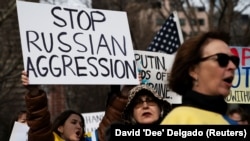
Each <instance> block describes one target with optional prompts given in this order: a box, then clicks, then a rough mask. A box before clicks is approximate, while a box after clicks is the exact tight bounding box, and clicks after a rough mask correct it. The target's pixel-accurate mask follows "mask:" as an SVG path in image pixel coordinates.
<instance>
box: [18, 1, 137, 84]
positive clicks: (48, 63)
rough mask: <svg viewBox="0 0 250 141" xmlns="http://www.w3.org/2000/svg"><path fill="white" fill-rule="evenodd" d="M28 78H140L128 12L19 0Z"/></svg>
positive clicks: (113, 81) (127, 81) (134, 80)
mask: <svg viewBox="0 0 250 141" xmlns="http://www.w3.org/2000/svg"><path fill="white" fill-rule="evenodd" d="M17 12H18V22H19V29H20V36H21V45H22V53H23V62H24V68H25V70H26V71H27V72H28V74H29V82H30V84H138V83H139V81H138V78H137V76H138V73H137V70H136V63H135V60H134V52H133V44H132V41H131V36H130V30H129V25H128V20H127V14H126V12H121V11H111V10H98V9H88V8H79V7H77V8H74V7H64V6H59V5H49V4H41V3H32V2H24V1H17Z"/></svg>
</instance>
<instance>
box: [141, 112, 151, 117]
mask: <svg viewBox="0 0 250 141" xmlns="http://www.w3.org/2000/svg"><path fill="white" fill-rule="evenodd" d="M150 115H151V113H150V112H145V113H143V114H142V116H150Z"/></svg>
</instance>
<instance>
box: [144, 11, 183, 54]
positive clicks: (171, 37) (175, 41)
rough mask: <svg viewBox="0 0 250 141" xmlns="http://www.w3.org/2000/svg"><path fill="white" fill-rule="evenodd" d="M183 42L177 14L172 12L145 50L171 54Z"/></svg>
mask: <svg viewBox="0 0 250 141" xmlns="http://www.w3.org/2000/svg"><path fill="white" fill-rule="evenodd" d="M182 42H183V36H182V31H181V28H180V24H179V19H178V16H177V12H176V11H174V12H173V13H171V14H170V16H169V17H168V18H167V19H166V21H165V23H164V24H163V25H162V27H161V29H160V30H159V31H158V32H157V34H156V36H155V37H154V39H153V41H152V42H151V44H150V45H149V47H148V48H147V50H148V51H153V52H164V53H168V54H173V53H175V52H176V50H177V49H178V47H179V46H180V45H181V44H182Z"/></svg>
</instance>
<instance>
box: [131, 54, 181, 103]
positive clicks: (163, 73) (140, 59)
mask: <svg viewBox="0 0 250 141" xmlns="http://www.w3.org/2000/svg"><path fill="white" fill-rule="evenodd" d="M174 57H175V55H174V54H166V53H160V52H151V51H140V50H135V60H136V62H137V66H138V71H140V73H141V75H142V78H143V80H142V83H145V84H147V85H149V86H152V87H153V88H154V89H155V90H156V91H157V92H158V93H159V94H160V95H161V96H163V97H165V98H166V99H167V100H168V101H169V102H170V103H174V104H179V103H181V96H180V95H177V94H176V93H174V92H172V91H170V90H169V89H168V87H167V77H168V75H169V74H170V69H171V67H172V63H173V61H174Z"/></svg>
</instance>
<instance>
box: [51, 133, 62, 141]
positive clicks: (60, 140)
mask: <svg viewBox="0 0 250 141" xmlns="http://www.w3.org/2000/svg"><path fill="white" fill-rule="evenodd" d="M53 135H54V141H64V139H62V138H61V137H60V136H58V135H57V134H56V133H55V132H53Z"/></svg>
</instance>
